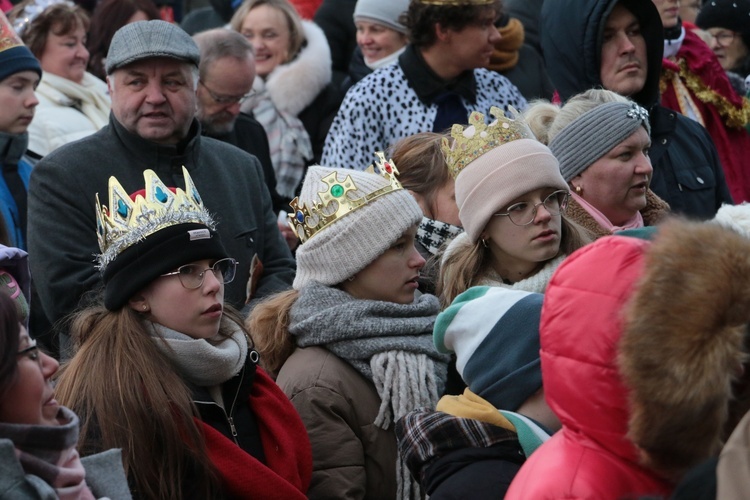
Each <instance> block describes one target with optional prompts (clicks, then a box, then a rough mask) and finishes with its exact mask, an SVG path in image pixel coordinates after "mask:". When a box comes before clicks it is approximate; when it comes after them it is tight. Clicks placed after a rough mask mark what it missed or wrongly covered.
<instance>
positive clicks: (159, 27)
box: [105, 20, 200, 75]
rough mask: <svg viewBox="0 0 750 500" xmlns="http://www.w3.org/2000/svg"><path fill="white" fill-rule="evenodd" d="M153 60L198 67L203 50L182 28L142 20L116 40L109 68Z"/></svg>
mask: <svg viewBox="0 0 750 500" xmlns="http://www.w3.org/2000/svg"><path fill="white" fill-rule="evenodd" d="M150 57H170V58H172V59H178V60H180V61H185V62H188V63H192V64H194V65H195V66H198V63H199V62H200V51H199V50H198V46H197V45H195V42H194V41H193V39H192V38H191V37H190V35H188V34H187V33H186V32H185V31H184V30H183V29H182V28H180V27H179V26H177V25H175V24H172V23H168V22H166V21H160V20H154V21H138V22H135V23H130V24H126V25H125V26H123V27H122V28H120V29H119V30H117V32H116V33H115V36H113V37H112V43H110V45H109V52H108V53H107V63H106V67H105V69H106V70H107V74H108V75H110V74H112V72H113V71H114V70H116V69H117V68H121V67H123V66H125V65H128V64H130V63H134V62H136V61H140V60H141V59H148V58H150Z"/></svg>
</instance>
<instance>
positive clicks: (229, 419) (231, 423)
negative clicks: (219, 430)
mask: <svg viewBox="0 0 750 500" xmlns="http://www.w3.org/2000/svg"><path fill="white" fill-rule="evenodd" d="M240 376H241V377H243V378H244V377H245V367H244V366H243V367H242V373H241V374H240ZM241 388H242V383H241V382H240V385H238V386H237V391H236V392H235V393H234V400H233V401H232V406H231V408H230V409H229V413H227V411H226V410H225V409H224V407H223V406H221V405H220V404H218V403H217V402H216V401H195V404H204V405H207V404H210V405H214V406H218V407H219V409H220V410H221V412H222V413H223V414H224V418H226V420H227V423H228V424H229V430H230V431H231V433H232V440H234V444H236V445H237V446H239V445H240V443H239V441H237V435H238V434H237V427H235V425H234V418H233V417H232V415H234V407H235V405H236V404H237V398H238V397H239V395H240V389H241Z"/></svg>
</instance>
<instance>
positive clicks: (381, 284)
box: [341, 226, 425, 304]
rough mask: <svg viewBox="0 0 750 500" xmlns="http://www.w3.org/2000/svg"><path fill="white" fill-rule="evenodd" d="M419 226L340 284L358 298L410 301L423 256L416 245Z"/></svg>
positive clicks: (403, 302)
mask: <svg viewBox="0 0 750 500" xmlns="http://www.w3.org/2000/svg"><path fill="white" fill-rule="evenodd" d="M416 235H417V226H413V227H411V228H410V229H407V230H406V232H405V233H404V234H402V235H401V237H400V238H399V239H398V240H396V242H395V243H394V244H393V245H391V247H390V248H389V249H388V250H386V251H385V252H384V253H383V254H382V255H381V256H380V257H378V258H377V259H375V260H374V261H372V262H371V263H370V264H369V265H368V266H367V267H365V268H364V269H362V270H361V271H360V272H358V273H357V274H356V275H355V276H354V277H353V279H352V280H351V281H348V280H347V281H344V282H343V283H342V284H341V288H342V289H343V290H344V291H345V292H347V293H348V294H349V295H351V296H353V297H355V298H357V299H369V300H382V301H385V302H395V303H397V304H411V303H412V302H413V301H414V292H415V291H416V290H417V286H418V285H417V279H418V278H419V270H420V269H422V266H424V264H425V260H424V257H422V256H421V255H420V253H419V252H418V251H417V249H416V247H415V246H414V238H415V236H416Z"/></svg>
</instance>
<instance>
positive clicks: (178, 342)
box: [148, 317, 247, 387]
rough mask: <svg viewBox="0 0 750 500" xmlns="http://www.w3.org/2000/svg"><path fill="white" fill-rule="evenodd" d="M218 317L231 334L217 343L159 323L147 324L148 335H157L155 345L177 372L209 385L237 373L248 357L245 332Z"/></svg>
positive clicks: (219, 382) (206, 385) (193, 380)
mask: <svg viewBox="0 0 750 500" xmlns="http://www.w3.org/2000/svg"><path fill="white" fill-rule="evenodd" d="M221 321H222V326H223V327H225V328H226V327H229V328H231V330H232V335H231V336H230V337H229V338H226V339H224V340H221V341H220V342H219V343H218V344H211V343H209V342H208V341H207V340H205V339H194V338H192V337H190V336H188V335H185V334H184V333H180V332H177V331H175V330H172V329H170V328H167V327H165V326H162V325H160V324H158V323H151V322H148V324H149V325H151V328H150V334H151V336H152V337H156V339H155V343H156V346H157V347H158V348H159V350H160V351H161V352H162V353H163V354H164V355H165V356H167V357H168V358H169V360H170V361H171V362H172V363H173V364H174V365H175V367H176V368H177V370H178V372H179V373H180V376H182V377H183V378H184V379H185V380H187V381H188V382H190V383H192V384H195V385H197V386H198V387H212V386H215V385H219V384H223V383H224V382H226V381H227V380H229V379H230V378H232V377H234V376H235V375H236V374H237V373H239V372H240V370H242V367H243V366H245V358H246V357H247V337H245V333H244V332H243V331H242V329H241V328H240V327H239V325H237V324H236V323H233V322H231V320H229V319H227V318H226V317H225V318H223V319H222V320H221ZM159 338H161V339H163V340H164V341H163V342H162V341H161V340H158V339H159ZM215 340H219V339H218V338H217V339H215Z"/></svg>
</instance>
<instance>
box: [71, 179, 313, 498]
mask: <svg viewBox="0 0 750 500" xmlns="http://www.w3.org/2000/svg"><path fill="white" fill-rule="evenodd" d="M183 174H184V177H185V190H182V189H175V190H173V189H170V188H167V187H166V186H165V185H164V184H163V183H162V182H161V181H160V180H159V178H158V177H157V176H156V174H155V173H154V172H153V171H151V170H146V171H145V172H144V179H145V193H144V192H142V191H141V192H138V193H135V194H133V195H131V196H127V195H126V194H124V193H125V191H124V189H123V188H122V186H121V185H120V184H119V182H118V181H117V180H116V179H115V178H114V177H112V178H110V183H109V193H108V196H107V200H108V201H107V202H105V204H104V205H105V206H100V205H99V202H98V200H99V196H97V204H96V207H97V231H98V236H99V242H100V248H101V250H102V253H101V254H100V255H99V256H98V265H99V268H100V269H101V271H102V279H103V282H104V290H103V300H99V301H98V303H96V304H94V305H92V306H90V307H87V308H85V309H83V310H82V311H80V312H78V313H77V314H76V315H75V316H74V317H73V318H72V320H71V323H70V333H71V337H72V338H73V339H74V342H75V346H76V352H75V355H74V356H73V358H72V359H71V360H70V361H69V362H68V363H67V364H66V365H65V366H64V367H63V368H62V370H61V372H62V375H61V376H60V377H59V382H58V386H57V393H58V396H57V397H58V400H59V401H60V402H61V403H62V404H66V405H68V406H69V407H70V408H71V409H73V410H74V411H76V412H77V413H78V414H79V415H81V416H82V418H81V420H82V426H81V438H80V449H81V451H82V453H84V454H86V453H90V452H92V451H98V450H99V449H101V448H110V447H119V448H122V450H123V457H124V464H125V468H126V470H127V471H128V479H129V481H130V485H131V488H132V490H133V493H134V496H136V497H138V498H160V499H183V498H196V499H197V498H201V499H203V498H241V497H242V498H248V497H252V498H290V499H295V498H299V499H302V498H306V495H305V492H306V491H307V486H308V484H309V482H310V475H311V471H312V459H311V452H310V444H309V441H308V438H307V433H306V432H305V428H304V426H303V425H302V422H301V420H300V418H299V416H298V415H297V413H296V411H295V410H294V407H293V406H292V405H291V403H289V400H288V399H287V398H286V396H284V394H283V392H281V390H280V389H279V388H278V386H276V384H275V383H274V382H273V381H272V380H271V379H270V378H269V377H268V376H267V375H266V374H265V373H264V372H263V370H261V369H260V368H259V367H258V353H257V351H256V350H255V349H254V348H253V343H252V341H250V339H249V337H248V334H247V331H246V330H245V329H244V327H243V325H242V320H241V319H240V318H239V316H238V314H237V313H236V312H235V311H233V310H232V309H231V308H230V307H228V306H226V305H225V304H224V285H225V284H226V283H229V282H231V281H232V280H233V279H234V277H235V272H236V264H237V263H236V261H235V260H234V259H232V258H231V257H229V256H228V255H227V253H226V250H225V249H224V246H223V245H222V243H221V240H220V239H219V235H218V233H217V232H216V224H215V222H214V220H213V218H212V217H211V216H210V214H209V213H208V211H207V210H206V209H205V207H204V206H203V203H202V201H201V198H200V195H199V194H198V192H197V190H196V189H195V186H194V185H193V183H192V180H191V178H190V176H189V174H188V173H187V170H185V169H183ZM92 230H93V228H92Z"/></svg>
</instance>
